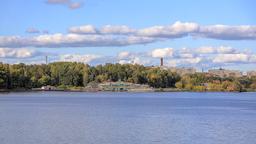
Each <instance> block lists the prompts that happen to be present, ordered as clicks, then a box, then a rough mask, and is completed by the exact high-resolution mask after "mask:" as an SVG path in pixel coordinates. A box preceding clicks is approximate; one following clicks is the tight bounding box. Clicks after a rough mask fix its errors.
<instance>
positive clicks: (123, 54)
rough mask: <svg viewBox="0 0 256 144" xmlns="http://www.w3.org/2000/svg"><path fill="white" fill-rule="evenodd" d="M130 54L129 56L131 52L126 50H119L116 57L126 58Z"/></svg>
mask: <svg viewBox="0 0 256 144" xmlns="http://www.w3.org/2000/svg"><path fill="white" fill-rule="evenodd" d="M130 56H131V53H130V52H128V51H123V52H120V53H119V54H118V56H117V57H118V58H119V59H127V58H129V57H130Z"/></svg>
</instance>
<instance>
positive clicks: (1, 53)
mask: <svg viewBox="0 0 256 144" xmlns="http://www.w3.org/2000/svg"><path fill="white" fill-rule="evenodd" d="M38 55H40V53H39V52H36V51H34V50H31V49H26V48H22V49H13V48H0V58H31V57H35V56H38Z"/></svg>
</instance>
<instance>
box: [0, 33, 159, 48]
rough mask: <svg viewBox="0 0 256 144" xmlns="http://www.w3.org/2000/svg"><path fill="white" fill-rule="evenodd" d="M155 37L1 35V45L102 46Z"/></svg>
mask: <svg viewBox="0 0 256 144" xmlns="http://www.w3.org/2000/svg"><path fill="white" fill-rule="evenodd" d="M153 41H155V39H154V38H148V37H136V36H123V37H116V36H109V35H78V34H66V35H65V34H51V35H49V34H48V35H40V36H35V37H20V36H0V47H17V48H19V47H101V46H127V45H135V44H146V43H151V42H153Z"/></svg>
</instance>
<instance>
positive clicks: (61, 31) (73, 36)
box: [0, 0, 256, 71]
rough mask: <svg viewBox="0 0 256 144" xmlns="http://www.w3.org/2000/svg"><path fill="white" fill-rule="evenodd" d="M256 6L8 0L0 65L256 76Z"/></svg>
mask: <svg viewBox="0 0 256 144" xmlns="http://www.w3.org/2000/svg"><path fill="white" fill-rule="evenodd" d="M255 5H256V1H255V0H225V1H223V0H211V1H210V0H208V1H205V0H194V1H189V0H157V1H156V0H151V1H149V0H127V1H124V0H2V1H1V5H0V20H1V22H0V61H2V62H5V63H20V62H22V63H27V64H40V63H44V62H45V56H46V55H47V56H48V58H49V61H50V62H55V61H78V62H83V63H88V64H90V65H97V64H104V63H121V64H124V63H138V64H143V65H159V61H160V60H159V59H160V58H161V57H163V58H164V65H165V66H168V67H196V68H197V69H202V68H203V69H213V68H220V67H221V68H227V69H236V70H241V71H250V70H256V13H255V8H254V7H255Z"/></svg>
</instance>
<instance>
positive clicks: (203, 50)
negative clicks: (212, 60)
mask: <svg viewBox="0 0 256 144" xmlns="http://www.w3.org/2000/svg"><path fill="white" fill-rule="evenodd" d="M195 51H196V53H198V54H216V53H220V54H230V53H235V52H236V50H235V49H234V48H232V47H229V46H219V47H211V46H203V47H200V48H197V49H196V50H195Z"/></svg>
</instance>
